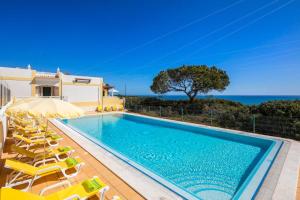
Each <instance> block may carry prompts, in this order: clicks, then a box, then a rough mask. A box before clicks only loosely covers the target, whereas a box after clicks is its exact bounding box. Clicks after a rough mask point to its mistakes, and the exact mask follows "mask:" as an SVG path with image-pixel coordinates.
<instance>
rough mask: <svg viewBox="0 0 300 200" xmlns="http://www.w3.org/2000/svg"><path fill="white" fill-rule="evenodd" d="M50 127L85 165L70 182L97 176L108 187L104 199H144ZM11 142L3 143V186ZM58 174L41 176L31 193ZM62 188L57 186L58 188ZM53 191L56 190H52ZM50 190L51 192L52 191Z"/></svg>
mask: <svg viewBox="0 0 300 200" xmlns="http://www.w3.org/2000/svg"><path fill="white" fill-rule="evenodd" d="M50 128H51V129H52V130H54V131H55V132H57V133H58V134H59V135H61V136H62V137H63V138H64V139H63V140H62V141H60V145H62V146H72V147H73V148H74V149H75V153H74V154H73V156H79V157H80V158H81V159H82V160H83V162H84V163H85V165H84V166H83V167H82V169H81V171H80V172H79V174H78V175H77V176H76V177H75V178H72V179H70V182H71V183H72V184H76V183H78V182H80V181H82V180H85V179H88V178H90V177H93V176H98V177H99V178H100V179H101V180H102V181H103V182H105V183H106V184H107V185H108V186H109V187H110V189H109V190H108V191H107V192H106V193H105V199H107V200H108V199H112V197H113V196H114V195H117V196H119V197H121V198H122V199H130V200H139V199H145V198H144V197H143V196H141V195H140V194H139V193H138V192H136V191H135V190H134V189H133V188H132V187H130V186H129V185H128V184H127V183H126V182H125V181H124V180H122V179H121V178H120V177H118V176H117V175H116V174H114V173H113V172H112V171H111V170H110V169H109V168H107V167H106V166H104V165H103V164H102V163H101V162H99V161H98V160H97V159H95V158H94V157H93V156H92V155H91V154H89V153H88V152H86V151H85V150H84V149H82V148H81V147H80V146H79V145H78V144H77V143H76V142H74V141H73V140H72V139H71V138H69V137H68V136H66V135H65V134H64V133H63V132H61V131H60V130H58V129H57V128H56V127H54V126H53V125H50ZM11 144H12V141H11V139H7V142H6V144H5V147H4V150H3V154H2V156H1V163H0V164H1V166H0V177H1V178H0V186H1V187H2V186H4V184H5V180H6V176H7V172H8V170H6V169H5V168H3V165H4V160H5V159H6V158H13V157H14V156H15V154H14V153H13V152H11V150H10V145H11ZM59 178H62V175H60V174H54V175H51V176H48V177H45V178H41V179H39V180H38V181H36V182H35V183H34V184H33V187H32V189H31V192H32V193H35V194H39V192H40V191H41V190H42V189H43V188H44V187H46V186H49V185H52V184H55V183H57V182H59V181H62V180H64V179H61V180H60V179H59ZM60 189H62V188H58V189H57V190H60ZM52 191H53V192H55V191H56V190H52ZM52 191H51V192H52ZM91 199H98V197H97V196H94V197H93V198H91Z"/></svg>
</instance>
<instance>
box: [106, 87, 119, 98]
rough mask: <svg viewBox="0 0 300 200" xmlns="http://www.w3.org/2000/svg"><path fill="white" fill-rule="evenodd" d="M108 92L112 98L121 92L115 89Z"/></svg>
mask: <svg viewBox="0 0 300 200" xmlns="http://www.w3.org/2000/svg"><path fill="white" fill-rule="evenodd" d="M108 92H109V93H110V94H111V96H114V93H119V91H118V90H116V89H115V88H112V89H110V90H108Z"/></svg>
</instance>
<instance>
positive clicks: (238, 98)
mask: <svg viewBox="0 0 300 200" xmlns="http://www.w3.org/2000/svg"><path fill="white" fill-rule="evenodd" d="M134 96H143V97H157V98H160V99H164V100H188V97H187V96H185V95H161V96H158V95H134ZM207 98H215V99H225V100H230V101H234V102H239V103H242V104H245V105H258V104H261V103H263V102H267V101H279V100H290V101H292V100H300V95H199V96H197V99H207Z"/></svg>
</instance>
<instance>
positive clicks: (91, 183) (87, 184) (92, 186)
mask: <svg viewBox="0 0 300 200" xmlns="http://www.w3.org/2000/svg"><path fill="white" fill-rule="evenodd" d="M82 186H83V187H84V189H85V190H86V191H87V192H93V191H95V190H99V189H100V188H101V187H102V186H101V185H100V183H99V182H98V181H97V179H95V178H94V179H91V180H86V181H84V182H83V183H82Z"/></svg>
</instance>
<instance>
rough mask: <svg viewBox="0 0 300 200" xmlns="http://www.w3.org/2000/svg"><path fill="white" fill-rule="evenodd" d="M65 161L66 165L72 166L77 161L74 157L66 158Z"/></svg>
mask: <svg viewBox="0 0 300 200" xmlns="http://www.w3.org/2000/svg"><path fill="white" fill-rule="evenodd" d="M66 163H67V165H68V167H74V166H75V165H77V164H78V162H77V160H76V159H75V158H67V159H66Z"/></svg>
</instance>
